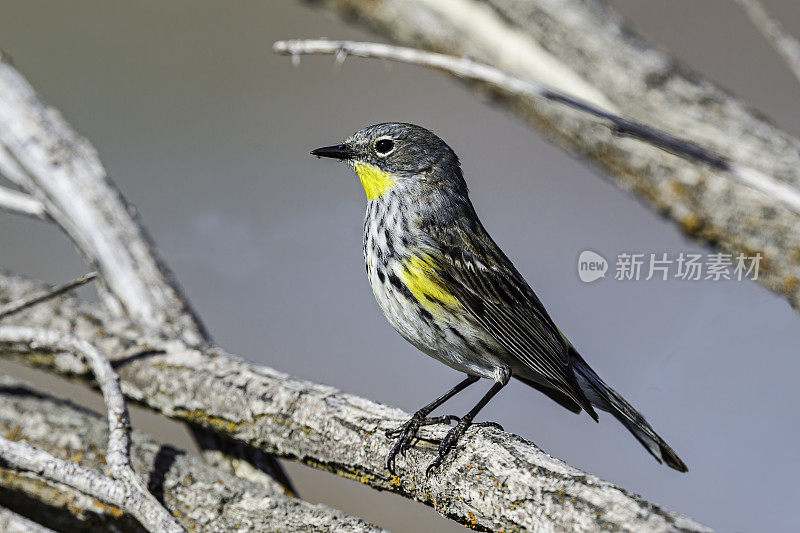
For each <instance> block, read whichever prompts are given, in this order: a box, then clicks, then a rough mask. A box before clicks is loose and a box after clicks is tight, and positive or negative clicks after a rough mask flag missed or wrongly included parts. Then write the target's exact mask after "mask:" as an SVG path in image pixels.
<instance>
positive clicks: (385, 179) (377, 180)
mask: <svg viewBox="0 0 800 533" xmlns="http://www.w3.org/2000/svg"><path fill="white" fill-rule="evenodd" d="M353 169H354V170H355V171H356V174H358V179H360V180H361V185H362V186H363V187H364V192H366V193H367V198H368V199H370V200H377V199H379V198H380V197H381V196H383V195H384V194H386V191H388V190H390V189H391V188H392V187H394V180H393V179H392V177H391V176H390V175H389V174H387V173H386V172H384V171H383V170H381V169H379V168H378V167H376V166H375V165H370V164H369V163H361V162H356V163H354V164H353Z"/></svg>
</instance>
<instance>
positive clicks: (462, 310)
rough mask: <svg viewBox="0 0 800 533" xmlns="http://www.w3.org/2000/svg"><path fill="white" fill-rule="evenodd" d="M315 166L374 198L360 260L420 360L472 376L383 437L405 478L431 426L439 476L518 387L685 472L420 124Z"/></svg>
mask: <svg viewBox="0 0 800 533" xmlns="http://www.w3.org/2000/svg"><path fill="white" fill-rule="evenodd" d="M311 155H314V156H317V157H325V158H332V159H338V160H341V161H344V162H346V163H348V164H349V165H350V166H351V167H352V168H353V170H354V171H355V174H356V175H357V176H358V178H359V180H360V181H361V185H362V186H363V188H364V191H365V193H366V196H367V209H366V215H365V217H364V239H363V254H364V262H365V265H366V271H367V277H368V279H369V283H370V286H371V287H372V292H373V294H374V295H375V299H376V300H377V302H378V306H379V307H380V309H381V310H382V311H383V314H384V315H385V317H386V319H387V320H388V321H389V323H390V324H391V325H392V327H393V328H394V329H395V330H396V331H397V332H398V333H400V335H401V336H402V337H403V338H405V339H406V340H407V341H408V342H410V343H411V344H412V345H413V346H415V347H416V348H417V349H419V350H420V351H422V352H423V353H425V354H427V355H429V356H431V357H433V358H434V359H436V360H438V361H440V362H442V363H444V364H445V365H447V366H449V367H451V368H453V369H455V370H457V371H459V372H462V373H464V374H466V377H465V378H464V379H463V380H462V381H461V382H459V383H458V384H457V385H455V386H454V387H453V388H452V389H450V390H449V391H447V392H445V393H444V394H443V395H441V396H440V397H438V398H436V399H435V400H433V401H432V402H430V403H428V404H427V405H425V406H424V407H422V408H420V409H419V410H418V411H416V412H415V413H414V414H413V416H412V417H411V418H410V419H409V420H408V421H407V422H405V423H404V424H402V425H401V426H400V427H398V428H396V429H392V430H389V431H387V432H386V436H387V437H388V438H392V439H394V444H393V446H392V448H391V451H390V452H389V454H388V456H387V458H386V467H387V469H388V470H389V471H390V472H391V473H392V474H395V471H396V459H397V456H398V454H400V455H405V453H406V451H408V450H409V449H411V447H412V446H413V445H414V443H415V442H416V440H417V439H418V438H419V437H418V433H419V430H420V428H422V427H423V426H429V425H432V424H437V423H448V424H451V425H452V424H453V423H455V426H452V427H451V429H449V431H448V432H447V434H446V435H445V436H444V438H443V439H441V440H440V441H438V444H439V446H438V452H437V454H436V457H435V458H434V460H433V461H432V462H431V463H430V465H429V466H428V468H427V469H426V474H427V475H431V473H433V472H435V471H436V470H437V469H439V468H441V467H442V464H443V461H444V460H445V458H446V457H447V456H448V455H449V454H450V453H451V452H452V451H453V450H454V448H455V447H456V444H457V443H458V441H459V440H460V439H461V438H462V437H463V436H464V435H465V433H466V431H467V429H468V428H469V427H470V426H472V425H496V424H493V423H491V422H489V423H486V422H484V423H479V424H478V423H475V422H474V419H475V417H476V416H477V415H478V413H479V411H480V410H481V409H482V408H483V407H484V406H486V404H487V403H488V402H489V401H490V400H491V399H492V398H493V397H494V396H495V395H496V394H497V393H498V392H500V390H501V389H502V388H503V387H505V386H506V385H507V384H508V383H509V381H510V379H511V378H516V379H517V380H519V381H521V382H522V383H525V384H526V385H529V386H531V387H533V388H534V389H537V390H538V391H540V392H542V393H544V394H545V395H547V396H548V397H550V398H551V399H552V400H554V401H556V402H557V403H559V404H560V405H562V406H563V407H565V408H567V409H569V410H570V411H572V412H574V413H580V412H581V411H586V413H588V415H589V416H591V417H592V419H594V420H595V422H598V421H599V418H598V415H597V412H596V410H595V408H596V409H599V410H602V411H606V412H609V413H611V414H612V415H613V416H614V417H615V418H616V419H617V420H619V421H620V422H621V423H622V425H623V426H625V428H627V429H628V430H629V431H630V432H631V433H632V434H633V436H634V437H636V439H637V440H638V441H639V442H640V443H641V444H642V445H643V446H644V447H645V449H647V451H648V452H650V454H651V455H652V456H653V457H655V459H656V460H657V461H658V462H659V463H661V462H662V461H663V462H664V463H666V464H667V465H668V466H670V467H672V468H673V469H675V470H678V471H680V472H686V471H687V470H688V469H687V467H686V465H685V464H684V462H683V461H682V460H681V459H680V458H679V457H678V455H677V454H676V453H675V452H674V451H673V449H672V448H671V447H670V446H669V445H668V444H667V443H666V442H665V441H664V439H662V438H661V437H660V436H659V435H658V434H657V433H656V432H655V431H654V430H653V428H652V427H650V425H649V424H648V423H647V421H646V420H645V419H644V417H643V416H642V415H641V414H640V413H639V412H638V411H637V410H636V409H634V408H633V406H631V405H630V404H629V403H628V402H627V401H626V400H625V399H624V398H623V397H622V396H621V395H620V394H619V393H618V392H617V391H615V390H614V389H612V388H611V387H610V386H608V385H607V384H606V383H605V381H603V380H602V379H600V377H599V376H598V375H597V373H595V371H594V370H592V368H591V367H590V366H589V364H588V363H587V362H586V361H585V360H584V359H583V357H581V355H580V354H579V353H578V351H577V350H576V348H575V347H574V346H573V345H572V343H571V342H570V341H569V340H568V339H567V337H566V336H565V335H564V334H563V333H562V332H561V330H560V329H559V328H558V327H557V326H556V325H555V323H554V322H553V320H552V318H551V317H550V315H549V314H548V312H547V311H546V310H545V307H544V305H543V304H542V302H541V300H540V299H539V297H538V296H537V295H536V293H535V292H534V291H533V289H532V288H531V287H530V285H529V284H528V283H527V282H526V281H525V279H524V278H523V277H522V275H521V274H520V273H519V271H518V270H517V269H516V268H515V267H514V265H513V264H512V262H511V260H510V259H509V258H508V257H507V256H506V254H505V253H503V251H502V250H501V249H500V247H499V246H498V245H497V244H496V243H495V241H494V240H493V239H492V237H491V236H490V235H489V233H488V232H487V231H486V229H485V228H484V226H483V224H482V223H481V221H480V219H479V218H478V215H477V213H476V211H475V208H474V207H473V204H472V202H471V200H470V197H469V190H468V188H467V183H466V181H465V179H464V175H463V172H462V169H461V164H460V162H459V159H458V156H457V155H456V154H455V152H454V151H453V150H452V149H451V148H450V147H449V146H448V145H447V144H446V143H445V142H444V141H443V140H442V139H440V138H439V137H438V136H437V135H436V134H434V133H433V132H431V131H429V130H427V129H425V128H423V127H421V126H417V125H414V124H409V123H402V122H387V123H382V124H376V125H373V126H369V127H366V128H363V129H361V130H359V131H357V132H355V133H354V134H352V135H351V136H349V137H348V138H346V139H345V140H344V142H342V143H341V144H336V145H332V146H325V147H322V148H317V149H315V150H312V151H311ZM482 378H485V379H488V380H490V381H491V382H492V385H491V387H490V388H489V390H488V391H487V392H486V393H485V394H484V396H483V397H482V398H481V399H480V401H479V402H478V403H477V404H476V405H475V406H474V407H473V408H472V409H471V410H470V411H469V412H468V413H466V414H465V415H464V416H461V417H457V416H453V415H447V416H438V417H431V416H430V415H431V413H432V412H433V411H434V410H435V409H437V408H439V407H440V406H441V405H442V404H444V403H445V402H446V401H447V400H449V399H450V398H452V397H453V396H455V395H456V394H458V393H459V392H461V391H463V390H464V389H466V388H467V387H468V386H470V385H472V384H474V383H476V382H478V381H479V380H480V379H482Z"/></svg>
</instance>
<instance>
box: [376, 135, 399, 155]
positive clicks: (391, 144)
mask: <svg viewBox="0 0 800 533" xmlns="http://www.w3.org/2000/svg"><path fill="white" fill-rule="evenodd" d="M382 141H389V147H388V148H389V149H388V150H386V151H385V152H382V151H380V149H379V148H378V145H379V144H381V142H382ZM373 146H374V147H375V153H376V154H378V157H386V156H387V155H389V154H391V153H392V152H394V149H395V148H396V147H397V143H395V142H394V139H392V138H391V137H390V136H388V135H384V136H383V137H378V138H377V139H375V144H373Z"/></svg>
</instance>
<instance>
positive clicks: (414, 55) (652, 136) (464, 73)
mask: <svg viewBox="0 0 800 533" xmlns="http://www.w3.org/2000/svg"><path fill="white" fill-rule="evenodd" d="M272 49H273V50H274V51H275V52H277V53H279V54H283V55H288V56H291V57H292V58H297V57H299V56H301V55H308V54H326V55H334V56H336V57H337V58H339V59H338V60H339V61H340V62H341V61H342V58H344V57H346V56H348V55H352V56H357V57H366V58H379V59H388V60H390V61H398V62H401V63H409V64H414V65H421V66H425V67H429V68H434V69H437V70H441V71H444V72H447V73H450V74H453V75H455V76H458V77H460V78H464V79H468V80H473V81H481V82H484V83H488V84H491V85H495V86H497V87H501V88H503V89H505V90H506V91H509V92H513V93H516V94H521V95H524V96H528V97H531V98H542V99H545V100H549V101H551V102H558V103H561V104H564V105H566V106H568V107H570V108H572V109H575V110H577V111H580V112H581V113H584V114H586V115H590V116H593V117H595V118H599V119H602V120H603V121H604V122H605V123H606V124H607V125H609V127H611V129H612V130H613V131H614V132H615V133H617V134H619V135H625V136H628V137H633V138H635V139H639V140H641V141H644V142H646V143H648V144H651V145H653V146H657V147H658V148H661V149H662V150H666V151H667V152H670V153H672V154H675V155H677V156H680V157H683V158H685V159H688V160H690V161H694V162H697V163H704V164H706V165H709V166H711V167H712V168H714V169H717V170H720V171H723V172H727V173H728V174H729V175H731V176H732V177H734V178H735V179H736V181H738V182H739V183H742V184H744V185H747V186H749V187H751V188H754V189H756V190H758V191H760V192H762V193H763V194H765V195H767V196H769V197H770V198H773V199H775V200H777V201H779V202H781V203H783V204H784V205H786V207H788V208H789V209H791V210H792V211H794V212H795V213H800V191H798V190H797V189H795V188H794V187H792V186H790V185H789V184H787V183H785V182H782V181H780V180H778V179H776V178H775V177H773V176H769V175H767V174H765V173H763V172H761V171H759V170H756V169H754V168H751V167H748V166H744V165H742V164H740V163H738V162H735V161H732V160H731V159H729V158H727V157H725V156H723V155H721V154H718V153H715V152H712V151H711V150H707V149H705V148H703V147H701V146H698V145H697V144H695V143H693V142H691V141H688V140H686V139H681V138H679V137H676V136H674V135H672V134H669V133H666V132H664V131H661V130H658V129H656V128H653V127H651V126H648V125H646V124H642V123H641V122H636V121H633V120H628V119H626V118H623V117H620V116H619V115H615V114H613V113H610V112H608V111H606V110H605V109H602V108H600V107H598V106H596V105H594V104H591V103H589V102H585V101H583V100H580V99H578V98H575V97H572V96H569V95H566V94H563V93H560V92H558V91H555V90H553V89H551V88H549V87H547V86H545V85H542V84H540V83H536V82H533V81H530V80H524V79H522V78H519V77H517V76H514V75H512V74H509V73H508V72H504V71H502V70H500V69H497V68H495V67H492V66H489V65H486V64H483V63H478V62H476V61H473V60H471V59H469V58H466V57H461V58H459V57H454V56H450V55H446V54H439V53H435V52H425V51H422V50H416V49H414V48H406V47H402V46H392V45H388V44H381V43H367V42H355V41H330V40H327V39H296V40H290V41H277V42H276V43H275V44H273V45H272Z"/></svg>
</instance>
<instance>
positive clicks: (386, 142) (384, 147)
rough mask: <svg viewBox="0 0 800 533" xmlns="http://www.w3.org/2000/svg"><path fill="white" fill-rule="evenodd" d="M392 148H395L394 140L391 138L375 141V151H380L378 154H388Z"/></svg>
mask: <svg viewBox="0 0 800 533" xmlns="http://www.w3.org/2000/svg"><path fill="white" fill-rule="evenodd" d="M392 150H394V141H393V140H391V139H378V140H377V141H376V142H375V151H376V152H378V155H388V154H389V152H391V151H392Z"/></svg>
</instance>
